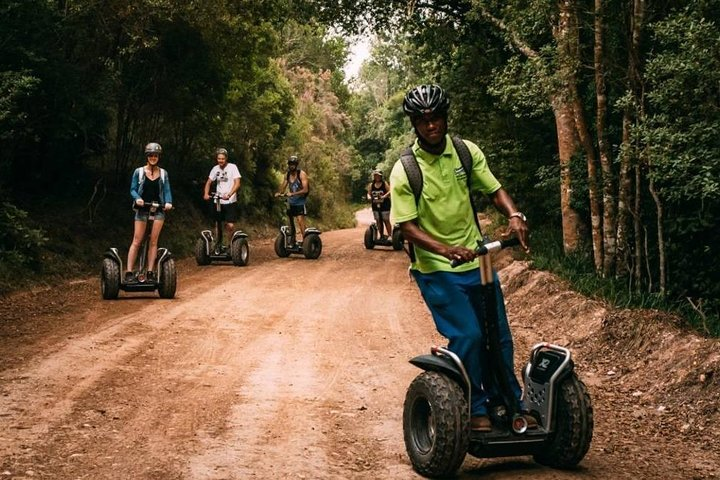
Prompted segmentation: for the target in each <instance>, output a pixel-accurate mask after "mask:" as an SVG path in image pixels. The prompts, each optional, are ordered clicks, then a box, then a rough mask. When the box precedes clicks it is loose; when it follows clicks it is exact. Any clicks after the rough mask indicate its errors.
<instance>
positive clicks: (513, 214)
mask: <svg viewBox="0 0 720 480" xmlns="http://www.w3.org/2000/svg"><path fill="white" fill-rule="evenodd" d="M513 217H518V218H519V219H520V220H522V221H523V222H525V223H527V217H526V216H525V214H524V213H522V212H514V213H511V214H510V215H508V220H510V219H511V218H513Z"/></svg>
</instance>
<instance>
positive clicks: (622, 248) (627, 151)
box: [615, 106, 632, 277]
mask: <svg viewBox="0 0 720 480" xmlns="http://www.w3.org/2000/svg"><path fill="white" fill-rule="evenodd" d="M631 123H632V110H631V108H630V107H629V106H628V107H625V111H624V112H623V121H622V145H621V147H620V172H619V175H618V177H619V178H618V215H617V256H616V260H617V261H616V264H615V275H616V276H618V277H624V276H626V275H628V276H630V275H631V274H632V259H631V258H630V257H631V250H630V244H629V242H630V238H629V227H630V204H631V202H632V193H631V192H632V180H631V178H630V164H631V156H632V153H631V152H632V149H631V144H630V126H631Z"/></svg>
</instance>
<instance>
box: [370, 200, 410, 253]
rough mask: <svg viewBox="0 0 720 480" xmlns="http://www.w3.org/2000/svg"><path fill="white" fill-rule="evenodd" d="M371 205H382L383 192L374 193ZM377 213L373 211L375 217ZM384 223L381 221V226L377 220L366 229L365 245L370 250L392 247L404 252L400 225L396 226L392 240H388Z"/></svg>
mask: <svg viewBox="0 0 720 480" xmlns="http://www.w3.org/2000/svg"><path fill="white" fill-rule="evenodd" d="M371 194H372V198H371V203H373V204H381V203H382V201H383V200H382V192H379V191H376V192H372V193H371ZM374 215H375V211H374V210H373V216H374ZM383 227H384V225H383V222H382V218H381V219H380V225H378V222H377V220H373V222H372V223H371V224H370V225H369V226H368V228H366V229H365V235H364V237H363V244H364V245H365V248H367V249H368V250H372V249H373V248H375V247H376V246H384V247H392V248H393V250H402V248H403V236H402V231H401V230H400V225H399V224H397V223H396V224H395V226H394V228H393V233H392V237H391V238H387V237H385V236H384V235H383Z"/></svg>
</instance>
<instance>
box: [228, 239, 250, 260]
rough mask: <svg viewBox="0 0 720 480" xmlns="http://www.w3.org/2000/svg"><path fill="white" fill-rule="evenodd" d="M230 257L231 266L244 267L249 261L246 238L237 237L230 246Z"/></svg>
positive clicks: (248, 247)
mask: <svg viewBox="0 0 720 480" xmlns="http://www.w3.org/2000/svg"><path fill="white" fill-rule="evenodd" d="M230 256H231V257H232V261H233V264H234V265H236V266H238V267H244V266H245V265H247V264H248V262H249V261H250V246H249V245H248V241H247V239H246V238H243V237H238V238H236V239H234V240H233V241H232V243H231V244H230Z"/></svg>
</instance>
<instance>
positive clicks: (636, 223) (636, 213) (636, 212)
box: [632, 165, 645, 293]
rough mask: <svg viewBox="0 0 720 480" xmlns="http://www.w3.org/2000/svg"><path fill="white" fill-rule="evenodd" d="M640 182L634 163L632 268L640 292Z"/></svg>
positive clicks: (638, 170)
mask: <svg viewBox="0 0 720 480" xmlns="http://www.w3.org/2000/svg"><path fill="white" fill-rule="evenodd" d="M641 184H642V174H641V169H640V165H635V203H634V205H633V209H632V216H633V232H634V234H635V265H634V267H635V268H633V272H634V276H635V290H636V291H637V292H638V293H640V292H641V291H642V263H643V252H644V251H645V249H644V248H643V236H644V234H643V229H642V223H641V222H640V199H641V197H642V195H641V194H640V191H641Z"/></svg>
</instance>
